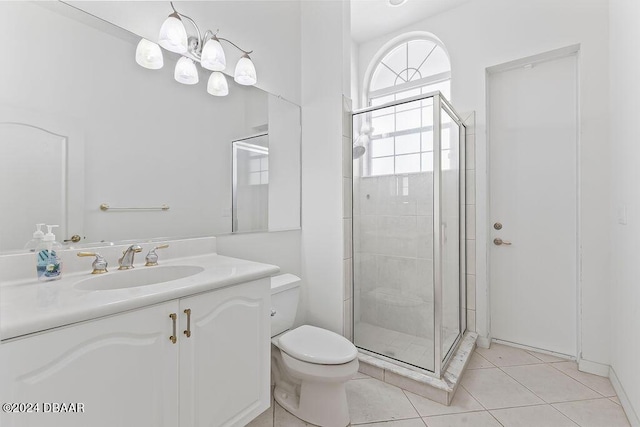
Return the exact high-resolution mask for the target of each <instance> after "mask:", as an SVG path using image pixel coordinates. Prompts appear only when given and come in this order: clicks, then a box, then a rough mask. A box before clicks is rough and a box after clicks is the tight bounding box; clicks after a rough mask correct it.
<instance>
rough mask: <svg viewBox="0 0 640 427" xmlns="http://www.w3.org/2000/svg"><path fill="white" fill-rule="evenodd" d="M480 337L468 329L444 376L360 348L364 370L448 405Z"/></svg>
mask: <svg viewBox="0 0 640 427" xmlns="http://www.w3.org/2000/svg"><path fill="white" fill-rule="evenodd" d="M477 339H478V334H477V333H475V332H465V334H464V336H463V337H462V340H461V341H460V343H459V345H458V348H457V349H456V351H455V353H454V354H453V356H452V357H451V360H450V362H449V365H448V366H447V369H446V371H445V372H444V374H443V375H442V378H436V377H434V376H432V375H428V374H426V373H424V372H420V371H422V370H417V369H411V368H408V367H405V366H400V365H399V364H397V363H394V362H393V361H392V360H390V359H387V358H385V357H384V356H382V357H381V356H380V355H378V354H375V353H372V352H368V351H366V350H363V349H358V361H359V362H360V372H362V373H363V374H365V375H369V376H371V377H373V378H376V379H378V380H380V381H384V382H386V383H388V384H391V385H394V386H396V387H400V388H401V389H403V390H407V391H410V392H411V393H415V394H418V395H420V396H423V397H426V398H427V399H431V400H433V401H435V402H438V403H441V404H443V405H447V406H448V405H449V404H451V401H452V400H453V396H454V395H455V392H456V390H457V388H458V384H459V382H460V379H461V378H462V374H463V373H464V371H465V369H466V367H467V365H468V363H469V360H470V359H471V355H472V354H473V351H474V350H475V348H476V340H477Z"/></svg>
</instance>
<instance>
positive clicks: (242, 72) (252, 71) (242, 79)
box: [233, 56, 258, 86]
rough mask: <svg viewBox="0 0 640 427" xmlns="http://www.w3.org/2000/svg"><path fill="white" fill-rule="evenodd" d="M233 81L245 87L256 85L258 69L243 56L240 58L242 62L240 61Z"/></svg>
mask: <svg viewBox="0 0 640 427" xmlns="http://www.w3.org/2000/svg"><path fill="white" fill-rule="evenodd" d="M233 79H234V80H235V81H236V83H238V84H241V85H245V86H251V85H254V84H256V82H257V81H258V79H257V77H256V67H255V66H254V65H253V62H251V59H249V57H248V56H243V57H242V58H240V61H238V64H237V65H236V72H235V73H234V77H233Z"/></svg>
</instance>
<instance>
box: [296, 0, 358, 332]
mask: <svg viewBox="0 0 640 427" xmlns="http://www.w3.org/2000/svg"><path fill="white" fill-rule="evenodd" d="M346 6H347V7H348V4H346ZM301 7H302V20H301V29H302V38H301V41H302V187H303V189H304V194H303V197H302V271H303V275H304V276H305V279H306V280H307V290H306V293H305V295H304V297H305V300H306V305H307V321H308V322H309V323H311V324H314V325H317V326H321V327H325V328H328V329H330V330H333V331H335V332H338V333H342V328H343V304H344V302H343V256H344V252H343V251H347V252H351V250H350V248H345V247H343V236H342V233H343V210H342V190H343V188H342V184H343V181H342V179H343V178H342V125H343V123H342V95H343V93H347V92H348V87H349V56H346V58H345V54H346V53H347V52H348V50H349V49H347V48H345V46H344V43H345V40H344V37H343V36H344V33H345V30H344V26H345V25H348V23H349V16H348V9H347V10H345V4H343V3H342V2H340V1H303V2H302V6H301ZM346 42H347V43H348V40H347V41H346ZM344 246H347V245H344Z"/></svg>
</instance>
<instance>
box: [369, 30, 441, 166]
mask: <svg viewBox="0 0 640 427" xmlns="http://www.w3.org/2000/svg"><path fill="white" fill-rule="evenodd" d="M378 58H381V59H378V60H377V62H376V61H374V62H373V63H372V64H371V65H370V66H369V70H370V71H369V72H368V73H367V75H368V76H370V77H369V80H368V82H365V102H366V105H368V106H378V105H383V104H387V103H389V102H393V101H398V100H401V99H405V98H410V97H414V96H418V95H425V94H428V93H431V92H435V91H440V92H442V94H443V95H444V96H445V98H447V99H450V97H451V63H450V61H449V55H448V54H447V52H446V50H445V49H444V46H443V45H442V43H441V42H440V41H439V40H438V39H437V38H435V37H433V38H432V37H427V36H426V35H425V36H421V37H413V38H411V39H407V38H405V39H404V40H403V41H401V42H400V43H396V44H394V45H392V47H391V48H388V49H386V50H382V52H381V55H379V56H378ZM362 127H363V129H360V130H359V131H360V133H361V134H362V133H363V132H364V133H365V134H366V135H367V137H366V138H361V139H364V140H366V141H367V147H366V152H365V153H366V154H365V156H364V158H363V161H364V163H363V169H362V173H363V176H377V175H394V174H406V173H417V172H427V171H432V170H433V99H432V98H428V99H425V100H423V101H420V102H418V103H410V104H403V105H398V106H396V107H392V108H385V109H382V110H378V111H373V112H371V114H370V115H369V116H368V120H367V122H366V123H365V124H364V125H363V126H362ZM445 131H446V132H448V129H446V130H445ZM443 144H444V143H443ZM442 149H443V151H446V150H447V149H448V147H446V146H444V145H443V147H442ZM443 168H448V165H446V164H445V165H443Z"/></svg>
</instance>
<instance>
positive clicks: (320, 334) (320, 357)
mask: <svg viewBox="0 0 640 427" xmlns="http://www.w3.org/2000/svg"><path fill="white" fill-rule="evenodd" d="M278 346H279V347H280V348H281V349H282V350H283V351H285V352H286V353H287V354H289V355H290V356H292V357H295V358H296V359H298V360H302V361H304V362H309V363H317V364H321V365H340V364H342V363H347V362H351V361H352V360H353V359H355V358H356V356H357V355H358V350H357V349H356V347H355V346H354V345H353V344H352V343H351V342H350V341H349V340H347V339H346V338H344V337H343V336H340V335H338V334H336V333H333V332H331V331H327V330H326V329H321V328H316V327H315V326H309V325H304V326H300V327H299V328H296V329H294V330H293V331H290V332H287V333H285V334H284V335H282V336H281V337H280V339H279V342H278Z"/></svg>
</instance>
